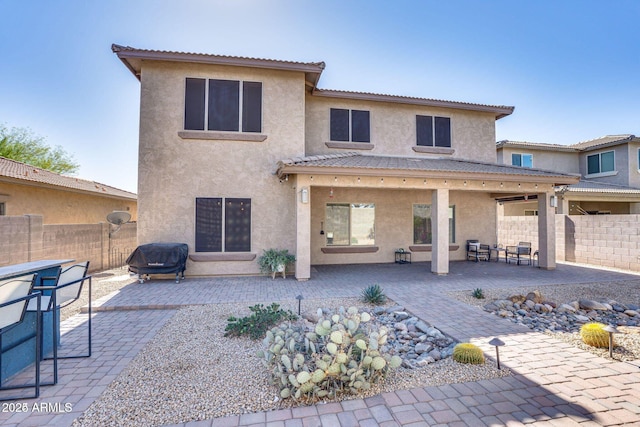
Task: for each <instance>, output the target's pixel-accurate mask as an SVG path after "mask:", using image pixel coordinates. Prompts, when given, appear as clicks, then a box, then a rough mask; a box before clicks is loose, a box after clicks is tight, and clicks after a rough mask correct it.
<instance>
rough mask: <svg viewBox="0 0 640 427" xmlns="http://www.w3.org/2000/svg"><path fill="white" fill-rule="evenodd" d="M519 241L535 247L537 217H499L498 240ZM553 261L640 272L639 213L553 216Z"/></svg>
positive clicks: (507, 242) (536, 242) (509, 243)
mask: <svg viewBox="0 0 640 427" xmlns="http://www.w3.org/2000/svg"><path fill="white" fill-rule="evenodd" d="M519 241H527V242H531V247H532V248H533V250H534V251H535V250H537V249H538V217H536V216H501V217H499V218H498V243H501V244H502V245H503V246H506V245H515V244H517V243H518V242H519ZM556 260H557V261H570V262H577V263H581V264H591V265H597V266H602V267H614V268H620V269H624V270H631V271H639V272H640V215H556Z"/></svg>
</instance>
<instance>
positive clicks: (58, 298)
mask: <svg viewBox="0 0 640 427" xmlns="http://www.w3.org/2000/svg"><path fill="white" fill-rule="evenodd" d="M88 270H89V261H86V262H82V263H79V264H74V265H72V266H70V267H67V268H65V269H63V270H61V272H60V273H59V274H58V276H57V277H43V278H42V280H43V282H44V281H45V280H48V281H54V283H55V285H53V286H48V285H42V286H34V288H33V289H34V290H38V291H41V292H42V293H43V296H42V309H41V312H40V316H39V323H40V324H43V315H44V313H48V312H51V314H52V322H51V324H52V328H53V331H52V332H53V333H52V340H53V357H43V360H53V382H52V383H42V385H55V384H57V383H58V359H75V358H79V357H91V276H87V271H88ZM85 281H88V282H89V292H88V296H89V309H88V319H87V328H88V333H87V338H88V339H87V345H88V350H87V353H86V354H78V355H66V356H60V355H59V354H58V345H59V343H58V328H57V325H58V314H59V309H60V308H62V307H65V306H67V305H69V304H71V303H72V302H74V301H76V300H77V299H78V298H80V293H81V292H82V287H83V285H84V283H85ZM32 308H33V307H31V305H30V306H29V307H28V308H27V310H28V311H30V310H31V309H32ZM41 348H44V345H41Z"/></svg>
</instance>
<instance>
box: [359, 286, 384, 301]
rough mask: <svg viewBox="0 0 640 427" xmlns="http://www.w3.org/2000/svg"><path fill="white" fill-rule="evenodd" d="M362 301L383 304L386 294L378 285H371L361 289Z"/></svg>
mask: <svg viewBox="0 0 640 427" xmlns="http://www.w3.org/2000/svg"><path fill="white" fill-rule="evenodd" d="M362 301H364V302H366V303H368V304H384V303H385V302H387V296H386V295H385V294H384V290H383V289H382V288H381V287H380V285H371V286H368V287H366V288H364V289H363V290H362Z"/></svg>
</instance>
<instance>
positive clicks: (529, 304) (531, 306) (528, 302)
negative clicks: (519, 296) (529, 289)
mask: <svg viewBox="0 0 640 427" xmlns="http://www.w3.org/2000/svg"><path fill="white" fill-rule="evenodd" d="M524 305H525V306H526V307H527V308H528V309H529V310H533V309H534V307H535V306H536V303H535V302H533V301H532V300H530V299H528V300H526V301H525V302H524Z"/></svg>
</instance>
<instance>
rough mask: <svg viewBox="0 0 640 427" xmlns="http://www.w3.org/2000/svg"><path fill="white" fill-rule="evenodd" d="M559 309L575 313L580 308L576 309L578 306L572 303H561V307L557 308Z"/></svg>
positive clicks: (561, 311) (562, 311)
mask: <svg viewBox="0 0 640 427" xmlns="http://www.w3.org/2000/svg"><path fill="white" fill-rule="evenodd" d="M557 311H558V312H559V313H566V312H568V313H575V312H576V311H578V310H576V308H575V307H574V306H572V305H570V304H560V307H558V308H557Z"/></svg>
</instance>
